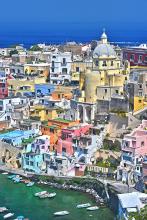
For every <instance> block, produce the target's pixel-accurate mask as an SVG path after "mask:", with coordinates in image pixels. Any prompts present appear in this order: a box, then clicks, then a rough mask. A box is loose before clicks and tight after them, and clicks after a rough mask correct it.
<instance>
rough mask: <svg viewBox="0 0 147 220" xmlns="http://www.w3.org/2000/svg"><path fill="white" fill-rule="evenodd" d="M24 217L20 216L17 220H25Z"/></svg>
mask: <svg viewBox="0 0 147 220" xmlns="http://www.w3.org/2000/svg"><path fill="white" fill-rule="evenodd" d="M24 219H25V218H24V216H18V217H17V218H16V219H15V220H24Z"/></svg>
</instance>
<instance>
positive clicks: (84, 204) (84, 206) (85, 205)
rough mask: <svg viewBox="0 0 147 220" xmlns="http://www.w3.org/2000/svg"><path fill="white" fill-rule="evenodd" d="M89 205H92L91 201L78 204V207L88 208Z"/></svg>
mask: <svg viewBox="0 0 147 220" xmlns="http://www.w3.org/2000/svg"><path fill="white" fill-rule="evenodd" d="M89 206H91V204H90V203H83V204H79V205H77V208H78V209H81V208H87V207H89Z"/></svg>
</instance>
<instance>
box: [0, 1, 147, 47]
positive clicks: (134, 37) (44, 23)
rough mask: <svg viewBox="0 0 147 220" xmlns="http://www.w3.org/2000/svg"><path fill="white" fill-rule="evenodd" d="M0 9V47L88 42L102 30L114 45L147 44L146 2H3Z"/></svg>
mask: <svg viewBox="0 0 147 220" xmlns="http://www.w3.org/2000/svg"><path fill="white" fill-rule="evenodd" d="M0 9H1V10H0V46H7V45H9V44H13V43H18V42H21V43H25V44H28V45H29V44H31V43H34V42H35V43H37V42H40V41H41V42H42V41H44V42H46V40H48V42H49V40H50V42H52V41H58V40H59V41H60V40H61V41H72V40H75V41H76V40H78V41H84V40H85V41H86V42H87V41H90V40H92V39H98V37H100V34H101V32H102V29H103V28H105V29H106V31H107V33H108V36H109V39H110V40H111V41H112V42H113V41H131V42H132V41H134V42H137V41H139V42H146V41H147V16H146V14H147V0H0ZM16 36H17V38H16ZM30 39H31V42H30Z"/></svg>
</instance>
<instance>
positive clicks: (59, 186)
mask: <svg viewBox="0 0 147 220" xmlns="http://www.w3.org/2000/svg"><path fill="white" fill-rule="evenodd" d="M4 172H8V174H16V175H20V176H21V177H24V178H26V179H28V180H31V181H34V182H35V183H36V184H38V185H46V186H49V187H53V188H57V189H61V190H73V191H79V192H81V193H86V194H87V195H88V196H90V197H91V198H92V199H94V201H95V202H96V203H97V204H98V205H100V206H104V207H105V206H107V205H108V204H107V202H106V200H105V199H103V198H102V197H101V196H100V195H98V193H97V192H96V190H94V189H90V188H86V187H84V186H79V184H76V185H72V184H66V183H65V181H66V180H67V179H68V180H72V179H73V178H68V177H67V178H66V177H65V178H62V180H63V181H64V183H62V184H61V183H59V179H60V177H53V176H47V175H35V174H29V175H28V174H27V173H23V170H20V169H18V170H17V169H10V168H8V167H6V166H0V174H2V173H4ZM41 178H45V179H46V181H43V180H41ZM48 179H50V180H48ZM84 179H85V180H87V179H86V178H84ZM51 180H52V181H51Z"/></svg>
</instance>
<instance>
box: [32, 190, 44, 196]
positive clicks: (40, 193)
mask: <svg viewBox="0 0 147 220" xmlns="http://www.w3.org/2000/svg"><path fill="white" fill-rule="evenodd" d="M44 194H47V191H41V192H38V193H35V194H34V195H35V196H41V195H44Z"/></svg>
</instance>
